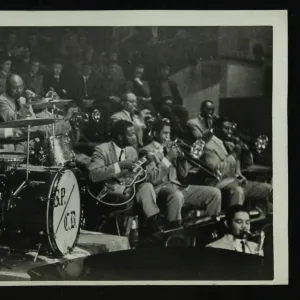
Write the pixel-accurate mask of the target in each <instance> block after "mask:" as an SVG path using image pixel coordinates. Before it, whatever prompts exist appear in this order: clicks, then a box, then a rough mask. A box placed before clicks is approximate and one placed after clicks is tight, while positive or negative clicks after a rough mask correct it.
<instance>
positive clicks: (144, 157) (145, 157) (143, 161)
mask: <svg viewBox="0 0 300 300" xmlns="http://www.w3.org/2000/svg"><path fill="white" fill-rule="evenodd" d="M147 161H148V158H147V155H145V156H143V157H142V158H141V159H139V160H138V161H137V162H136V163H135V167H134V169H136V168H138V167H141V166H142V165H144V164H145V163H146V162H147Z"/></svg>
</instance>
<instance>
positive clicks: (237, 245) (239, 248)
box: [234, 239, 251, 254]
mask: <svg viewBox="0 0 300 300" xmlns="http://www.w3.org/2000/svg"><path fill="white" fill-rule="evenodd" d="M242 242H243V243H244V245H245V253H248V254H251V252H250V249H249V248H248V246H247V241H246V240H241V239H235V240H234V248H235V251H237V252H243V247H242Z"/></svg>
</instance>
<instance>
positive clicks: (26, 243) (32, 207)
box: [0, 100, 81, 257]
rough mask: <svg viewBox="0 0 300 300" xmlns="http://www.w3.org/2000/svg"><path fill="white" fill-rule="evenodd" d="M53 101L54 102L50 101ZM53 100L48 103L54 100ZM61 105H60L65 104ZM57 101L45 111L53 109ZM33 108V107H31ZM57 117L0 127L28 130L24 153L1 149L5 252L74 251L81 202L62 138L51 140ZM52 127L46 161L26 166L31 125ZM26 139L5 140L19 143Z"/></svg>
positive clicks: (57, 253)
mask: <svg viewBox="0 0 300 300" xmlns="http://www.w3.org/2000/svg"><path fill="white" fill-rule="evenodd" d="M54 101H55V100H54ZM54 101H53V102H54ZM59 101H61V103H60V104H62V105H63V103H64V100H59ZM55 104H56V103H51V105H50V104H49V103H46V106H44V107H47V108H49V107H51V108H52V110H54V105H55ZM36 105H38V104H36ZM41 105H45V104H41ZM59 121H60V119H56V118H31V117H26V118H23V119H19V120H15V121H8V122H4V123H0V128H24V127H26V128H27V132H26V133H27V150H26V153H23V152H14V151H10V152H8V151H5V150H1V151H0V205H1V207H0V209H1V226H0V231H1V240H3V238H4V240H7V239H6V238H8V241H9V242H8V245H9V247H10V249H16V250H19V248H21V249H22V250H34V249H36V250H37V253H40V252H41V253H45V254H49V255H52V256H55V257H61V256H65V255H66V254H69V253H71V252H72V251H73V249H74V247H75V246H76V243H77V239H78V236H79V232H80V222H81V199H80V188H79V184H78V181H77V177H76V172H75V171H74V169H73V168H72V167H70V166H69V165H68V164H67V163H68V162H70V161H72V160H73V153H74V152H73V149H72V146H71V145H72V144H71V142H70V141H69V139H68V136H67V135H59V136H55V129H54V124H55V123H57V122H59ZM43 125H52V126H53V127H52V128H53V136H51V137H50V138H49V139H48V143H47V146H48V148H49V149H48V153H50V156H51V159H50V160H49V159H48V160H46V163H45V165H43V164H42V163H41V160H39V159H38V160H37V161H38V162H40V163H36V164H34V165H33V164H31V161H30V152H31V149H30V146H29V145H30V140H31V139H32V138H34V136H35V135H34V132H32V131H31V127H35V126H43ZM24 139H25V138H23V139H22V138H18V137H17V138H14V139H5V142H4V140H3V143H5V144H10V143H18V142H21V141H24Z"/></svg>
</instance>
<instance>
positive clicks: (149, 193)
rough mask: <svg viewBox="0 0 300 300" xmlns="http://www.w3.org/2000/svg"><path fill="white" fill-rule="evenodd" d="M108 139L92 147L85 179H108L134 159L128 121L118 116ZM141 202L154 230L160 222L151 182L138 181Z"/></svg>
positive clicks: (133, 161)
mask: <svg viewBox="0 0 300 300" xmlns="http://www.w3.org/2000/svg"><path fill="white" fill-rule="evenodd" d="M111 136H112V140H111V141H110V142H108V143H103V144H100V145H98V146H96V147H95V150H94V154H93V156H92V159H91V163H90V165H89V179H90V180H91V181H92V182H93V183H97V182H103V181H106V180H110V179H112V178H114V177H116V175H118V174H120V173H121V172H122V171H126V170H130V171H131V170H132V169H133V167H134V163H135V162H136V161H137V160H138V153H137V151H136V150H135V149H134V148H133V147H132V145H133V144H134V143H135V142H136V134H135V129H134V127H133V125H132V123H131V122H129V121H127V120H118V121H116V122H115V124H114V126H113V128H112V132H111ZM135 198H136V201H137V203H138V204H140V205H141V207H142V210H143V212H144V214H145V216H146V218H147V223H148V226H149V229H150V231H151V232H152V233H156V232H157V231H158V228H159V227H158V226H159V223H160V218H159V209H158V207H157V205H156V195H155V191H154V188H153V186H152V184H151V183H149V182H147V183H141V184H140V185H139V186H138V188H137V193H136V195H135Z"/></svg>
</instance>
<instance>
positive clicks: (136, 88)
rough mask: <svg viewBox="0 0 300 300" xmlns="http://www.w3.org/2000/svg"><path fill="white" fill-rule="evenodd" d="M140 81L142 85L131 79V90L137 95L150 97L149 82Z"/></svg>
mask: <svg viewBox="0 0 300 300" xmlns="http://www.w3.org/2000/svg"><path fill="white" fill-rule="evenodd" d="M142 83H143V85H141V84H139V83H138V82H137V81H135V80H131V85H132V92H133V93H134V94H135V95H136V96H137V97H144V98H148V97H150V88H149V83H148V82H147V81H142Z"/></svg>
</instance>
